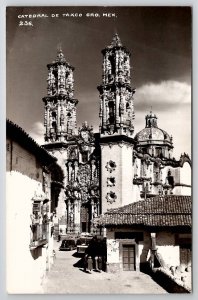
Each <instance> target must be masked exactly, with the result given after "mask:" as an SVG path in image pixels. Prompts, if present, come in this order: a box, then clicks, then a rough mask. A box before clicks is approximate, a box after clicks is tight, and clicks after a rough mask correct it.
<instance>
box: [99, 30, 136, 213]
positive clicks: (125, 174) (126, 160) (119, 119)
mask: <svg viewBox="0 0 198 300" xmlns="http://www.w3.org/2000/svg"><path fill="white" fill-rule="evenodd" d="M102 54H103V74H102V84H101V85H100V86H98V90H99V93H100V114H99V116H100V147H101V205H102V213H104V212H105V211H107V209H111V208H117V207H119V206H123V205H126V204H129V203H131V202H132V201H135V200H133V199H132V188H133V185H132V182H133V168H132V162H133V144H134V143H133V138H132V135H133V132H134V123H133V122H134V108H133V94H134V93H135V89H133V88H131V85H130V69H131V68H130V52H129V51H128V50H127V49H126V48H125V47H124V46H123V45H122V43H121V40H120V38H119V36H118V34H117V33H116V34H115V35H114V37H113V40H112V42H111V44H110V46H107V47H106V48H105V49H104V50H102Z"/></svg>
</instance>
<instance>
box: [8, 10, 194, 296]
mask: <svg viewBox="0 0 198 300" xmlns="http://www.w3.org/2000/svg"><path fill="white" fill-rule="evenodd" d="M191 63H192V8H191V7H188V6H185V7H168V6H166V7H146V6H141V7H137V6H134V7H133V6H128V7H126V6H125V7H124V6H123V7H122V6H120V7H115V6H112V7H102V6H98V7H97V6H95V7H94V6H93V7H80V6H75V7H72V6H70V7H69V6H68V7H67V6H65V7H60V6H57V7H56V6H51V7H42V6H36V7H34V6H29V7H28V6H26V7H17V6H15V7H7V9H6V74H7V75H6V94H7V95H6V111H7V112H6V276H7V278H6V282H7V292H8V293H10V294H171V293H186V294H187V293H191V292H192V283H191V282H192V278H191V277H192V276H191V267H192V265H191V260H192V205H191V203H192V199H191V71H192V70H191Z"/></svg>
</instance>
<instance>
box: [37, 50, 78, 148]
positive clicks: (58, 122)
mask: <svg viewBox="0 0 198 300" xmlns="http://www.w3.org/2000/svg"><path fill="white" fill-rule="evenodd" d="M47 68H48V78H47V97H44V98H43V101H44V104H45V116H44V126H45V130H46V131H45V141H46V142H48V143H49V142H65V141H67V140H68V138H69V137H71V136H73V135H76V134H77V124H76V105H77V103H78V100H77V99H74V98H73V94H74V89H73V88H74V79H73V71H74V67H72V66H71V65H70V64H69V63H67V62H66V59H65V57H64V54H63V52H62V49H61V48H60V49H59V50H58V53H57V58H56V60H55V61H53V62H52V63H51V64H48V65H47Z"/></svg>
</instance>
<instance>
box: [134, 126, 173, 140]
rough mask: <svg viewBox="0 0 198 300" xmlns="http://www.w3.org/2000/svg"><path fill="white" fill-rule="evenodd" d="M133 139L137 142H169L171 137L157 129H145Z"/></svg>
mask: <svg viewBox="0 0 198 300" xmlns="http://www.w3.org/2000/svg"><path fill="white" fill-rule="evenodd" d="M135 139H136V140H137V141H139V142H143V141H147V140H153V141H164V140H167V141H169V142H171V137H170V136H169V134H168V133H167V132H166V131H164V130H162V129H160V128H158V127H146V128H144V129H142V130H141V131H140V132H138V133H137V134H136V136H135Z"/></svg>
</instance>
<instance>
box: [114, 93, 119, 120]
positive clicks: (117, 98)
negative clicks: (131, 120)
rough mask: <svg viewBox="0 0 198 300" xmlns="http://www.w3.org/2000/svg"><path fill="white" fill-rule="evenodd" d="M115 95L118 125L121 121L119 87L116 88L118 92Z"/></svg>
mask: <svg viewBox="0 0 198 300" xmlns="http://www.w3.org/2000/svg"><path fill="white" fill-rule="evenodd" d="M115 93H116V94H115V96H116V101H115V102H116V103H115V106H116V107H115V109H116V125H118V124H119V123H120V117H119V89H118V88H116V92H115Z"/></svg>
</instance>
